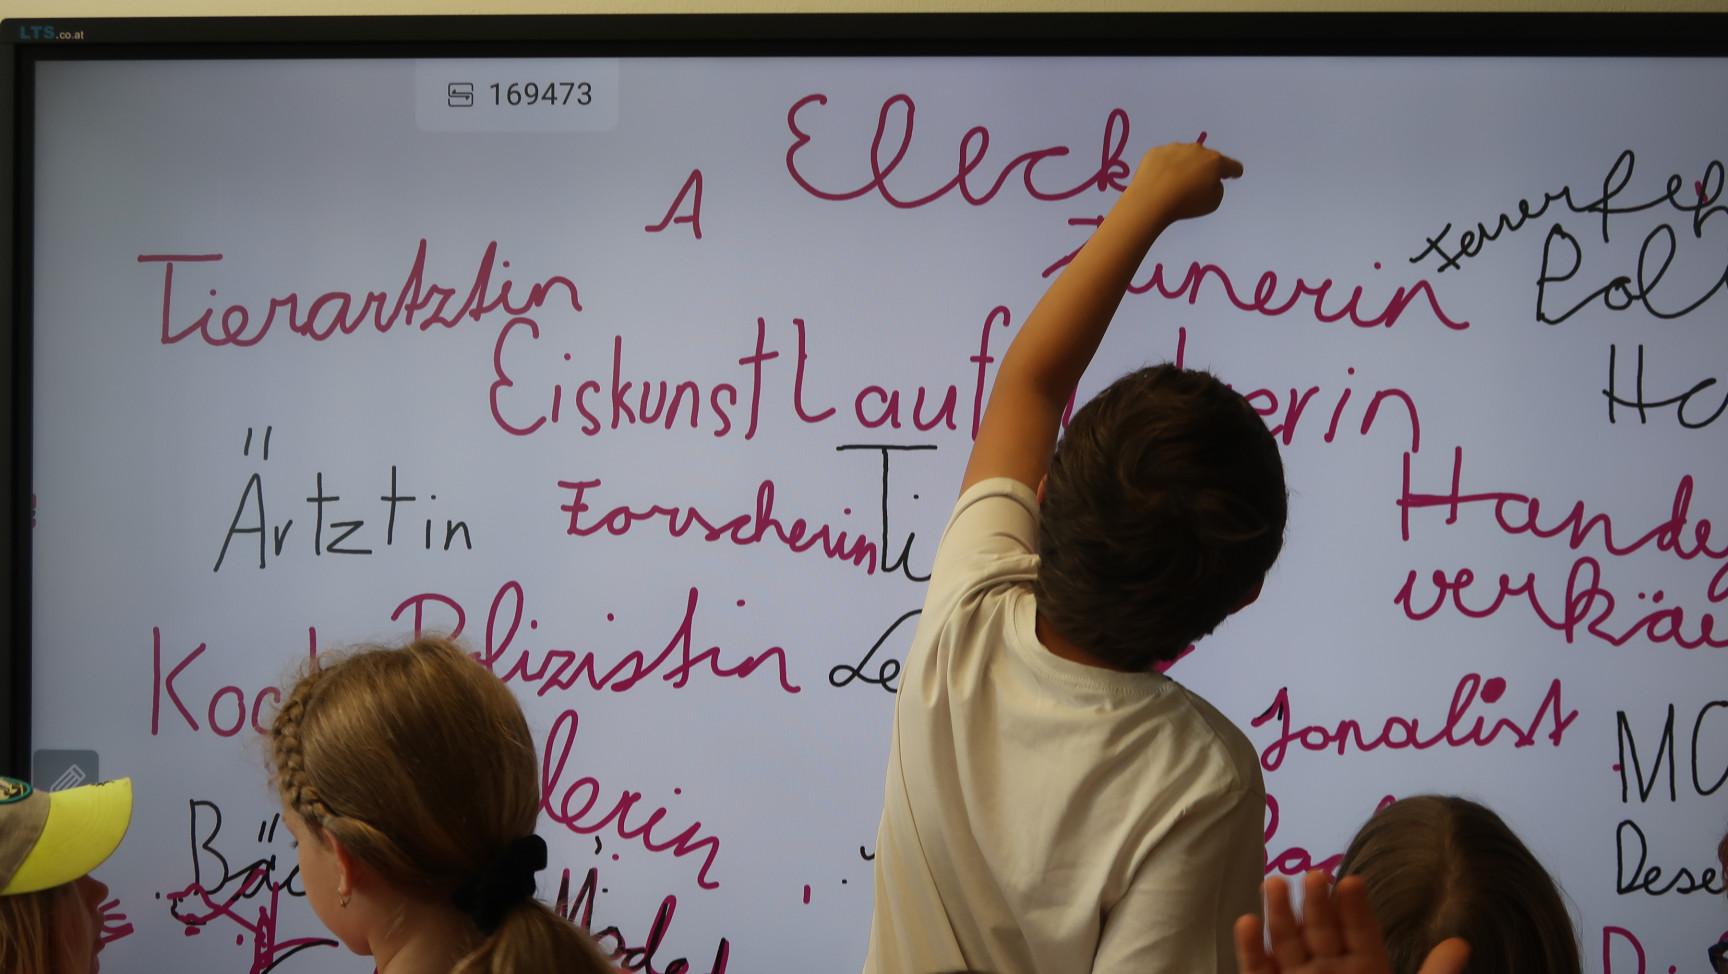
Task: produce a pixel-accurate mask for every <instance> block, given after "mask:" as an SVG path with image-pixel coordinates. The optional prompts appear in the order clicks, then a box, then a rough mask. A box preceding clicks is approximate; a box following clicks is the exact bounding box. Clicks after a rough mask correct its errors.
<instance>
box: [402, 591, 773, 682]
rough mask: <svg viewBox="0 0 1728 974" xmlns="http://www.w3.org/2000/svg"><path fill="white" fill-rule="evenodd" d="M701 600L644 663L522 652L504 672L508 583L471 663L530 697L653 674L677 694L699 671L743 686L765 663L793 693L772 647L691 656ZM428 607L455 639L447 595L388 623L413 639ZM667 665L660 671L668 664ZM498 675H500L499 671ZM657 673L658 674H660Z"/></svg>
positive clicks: (515, 617)
mask: <svg viewBox="0 0 1728 974" xmlns="http://www.w3.org/2000/svg"><path fill="white" fill-rule="evenodd" d="M700 599H701V595H700V593H699V592H698V590H697V589H696V588H695V587H694V586H692V587H691V588H690V590H689V594H688V596H687V597H686V599H685V602H684V614H683V617H682V618H681V619H680V620H679V622H678V627H677V629H675V630H674V631H673V633H672V635H671V637H670V638H668V639H667V640H666V644H665V646H664V647H662V648H661V649H660V651H659V652H658V653H656V654H655V655H653V656H652V657H650V656H648V655H647V654H645V653H643V652H642V651H641V650H635V649H633V650H631V651H629V652H628V653H625V654H624V655H623V656H622V657H621V658H619V659H618V661H617V662H615V663H613V664H612V665H611V666H610V667H608V668H606V669H604V670H602V669H601V664H600V662H599V660H598V658H597V657H596V656H595V654H594V652H593V651H585V652H580V653H579V652H577V651H575V650H570V649H557V648H549V649H546V650H544V651H542V652H540V653H539V654H538V656H536V654H535V653H533V652H531V651H530V650H526V649H519V650H516V651H515V655H514V658H513V659H510V661H509V663H508V664H507V665H504V662H503V661H504V660H506V659H507V658H508V657H509V656H510V653H511V648H512V644H513V643H514V641H515V640H516V637H517V635H518V634H519V633H520V632H521V629H522V617H523V615H524V611H523V606H524V603H525V598H524V596H523V592H522V583H520V582H518V581H516V580H514V579H511V580H510V581H507V582H505V583H504V584H503V585H501V586H499V588H498V592H497V594H495V595H494V596H493V597H492V604H491V607H490V608H489V609H488V610H487V613H486V641H485V645H484V648H483V649H482V650H481V651H480V652H477V653H475V654H474V658H475V659H477V660H479V661H480V662H481V663H482V664H484V665H485V666H486V668H487V669H490V670H491V671H492V672H494V673H499V675H500V677H501V678H502V679H503V680H504V682H506V683H514V682H522V683H526V684H529V685H531V686H533V687H534V688H535V689H534V693H535V695H536V696H541V697H543V696H545V695H547V694H548V693H551V692H553V691H554V690H569V689H572V688H574V687H575V686H577V684H579V683H580V684H583V685H585V686H586V687H588V688H589V689H592V690H611V691H612V692H613V693H623V692H625V691H627V690H630V689H631V688H633V687H635V686H636V685H637V684H639V683H641V682H642V681H643V680H646V679H648V678H649V677H651V676H654V675H655V674H659V675H660V678H661V679H662V680H664V681H665V682H667V683H670V684H672V686H673V688H674V689H682V688H683V687H685V686H687V685H688V684H689V682H690V677H691V675H692V674H696V673H699V672H701V671H702V670H704V669H705V670H706V671H707V672H708V673H709V674H710V675H712V676H715V677H718V678H721V679H727V678H733V679H740V680H742V679H746V678H748V677H750V676H751V675H752V674H754V673H755V672H756V671H757V670H758V669H760V668H761V667H762V666H763V664H765V663H769V662H770V661H772V663H773V664H774V665H773V668H772V672H773V673H774V676H775V677H776V679H777V680H778V682H779V685H780V689H781V690H783V691H785V692H786V693H798V692H800V691H801V689H802V688H801V687H799V686H798V685H797V684H795V683H793V682H791V677H790V676H789V675H788V673H787V671H786V650H785V649H784V648H783V647H780V646H770V647H768V648H767V649H765V650H763V651H762V652H760V653H757V654H756V655H754V656H748V657H745V659H744V660H743V661H742V662H739V663H738V664H736V665H733V666H726V665H724V664H722V663H721V662H720V652H721V650H720V647H719V646H709V647H707V648H706V649H703V650H701V651H698V652H693V651H692V650H693V647H694V640H695V630H696V607H697V605H698V603H699V602H700ZM428 606H433V607H444V608H451V607H454V609H455V611H456V615H457V625H456V627H455V628H454V629H451V630H449V633H450V635H451V636H452V637H455V636H459V635H461V631H462V626H461V624H462V622H463V621H464V620H465V619H466V618H467V615H466V613H464V612H463V611H462V609H461V606H460V605H458V604H457V603H456V601H455V600H454V599H452V598H450V597H449V596H446V595H440V594H438V593H435V592H425V593H421V594H419V595H412V596H409V597H408V598H407V599H404V600H403V601H402V602H401V603H400V604H399V605H397V606H396V609H395V610H394V611H393V612H391V614H390V619H391V621H396V620H398V619H400V618H401V617H402V614H403V613H404V612H407V611H409V610H412V611H413V613H414V633H415V635H416V636H418V635H420V633H421V631H422V627H423V626H424V625H425V621H426V620H425V610H426V608H427V607H428ZM528 627H529V628H530V629H538V628H539V620H537V619H529V620H528ZM669 663H670V664H671V665H670V666H669V667H668V664H669ZM501 668H502V672H500V669H501ZM663 669H664V672H662V670H663Z"/></svg>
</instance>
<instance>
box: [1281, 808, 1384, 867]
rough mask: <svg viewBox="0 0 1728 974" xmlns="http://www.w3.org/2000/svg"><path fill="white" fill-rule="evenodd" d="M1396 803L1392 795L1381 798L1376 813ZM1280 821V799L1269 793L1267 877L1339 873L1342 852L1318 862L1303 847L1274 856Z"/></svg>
mask: <svg viewBox="0 0 1728 974" xmlns="http://www.w3.org/2000/svg"><path fill="white" fill-rule="evenodd" d="M1394 801H1397V799H1395V798H1393V797H1392V796H1391V795H1387V796H1385V797H1384V798H1381V799H1380V802H1379V804H1377V805H1375V806H1374V811H1375V813H1376V814H1378V813H1379V812H1380V811H1381V810H1383V809H1384V808H1386V807H1387V806H1388V805H1391V804H1392V803H1393V802H1394ZM1280 821H1281V819H1280V816H1279V813H1278V799H1276V798H1274V797H1272V795H1271V794H1270V793H1268V794H1267V795H1266V863H1265V866H1264V867H1263V870H1264V872H1265V874H1266V875H1268V876H1270V875H1272V874H1273V873H1278V874H1279V875H1282V876H1305V875H1307V874H1308V873H1310V872H1312V871H1313V870H1316V869H1321V870H1325V872H1326V875H1328V876H1330V875H1332V874H1333V873H1334V872H1336V871H1337V869H1338V864H1339V863H1340V862H1343V861H1344V853H1342V852H1335V853H1333V854H1332V855H1329V856H1327V857H1326V858H1324V859H1318V860H1317V859H1315V858H1314V854H1313V853H1311V852H1309V851H1308V850H1307V849H1304V848H1303V847H1301V846H1291V847H1289V848H1288V849H1285V850H1284V851H1283V852H1280V853H1278V854H1277V855H1273V853H1272V838H1273V837H1274V836H1276V835H1277V834H1278V826H1279V824H1280Z"/></svg>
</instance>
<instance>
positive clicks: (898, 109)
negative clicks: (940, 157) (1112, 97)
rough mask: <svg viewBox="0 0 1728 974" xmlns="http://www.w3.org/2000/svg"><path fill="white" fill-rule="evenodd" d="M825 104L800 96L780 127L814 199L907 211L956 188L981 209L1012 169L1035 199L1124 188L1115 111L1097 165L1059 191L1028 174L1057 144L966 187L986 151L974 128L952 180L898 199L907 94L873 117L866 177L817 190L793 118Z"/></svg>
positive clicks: (984, 135) (795, 175)
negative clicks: (873, 197) (895, 186)
mask: <svg viewBox="0 0 1728 974" xmlns="http://www.w3.org/2000/svg"><path fill="white" fill-rule="evenodd" d="M827 104H828V96H827V95H822V94H812V95H805V96H804V97H803V98H800V99H798V100H797V101H796V102H794V103H793V104H792V107H791V108H790V109H788V110H787V112H786V127H787V128H788V129H790V130H791V132H792V136H793V139H792V144H791V145H790V146H788V147H787V149H786V171H787V172H788V173H790V174H791V176H792V181H793V182H795V183H797V184H798V185H799V187H801V188H802V189H803V190H804V191H805V192H806V193H809V194H810V195H811V196H814V197H816V198H818V199H824V200H832V201H841V200H852V199H857V198H858V197H860V196H864V195H867V194H869V193H876V194H878V195H880V196H881V197H882V199H884V200H886V201H887V202H888V203H889V205H891V206H895V207H898V208H901V209H911V208H914V207H919V206H925V205H928V204H930V203H934V202H936V201H937V200H939V199H941V198H942V197H944V196H947V195H948V194H949V193H951V192H954V191H956V190H958V191H959V193H960V197H961V198H962V199H964V200H965V201H966V202H967V203H968V204H970V205H972V206H983V205H984V204H986V203H988V202H990V201H991V200H992V199H995V198H996V194H998V193H1000V192H1001V191H1002V187H1003V186H1004V185H1005V184H1006V183H1007V182H1008V179H1009V178H1010V177H1011V176H1012V175H1013V174H1014V170H1016V169H1019V170H1021V175H1020V184H1021V185H1022V186H1023V187H1025V189H1026V195H1027V196H1030V197H1031V198H1033V199H1035V200H1045V201H1048V200H1065V199H1069V198H1071V197H1074V196H1078V195H1080V194H1081V193H1084V192H1085V191H1087V190H1088V189H1093V190H1098V191H1100V192H1102V191H1104V190H1108V189H1114V190H1117V191H1121V190H1122V189H1124V188H1126V187H1127V185H1128V164H1127V163H1126V162H1124V161H1123V160H1122V151H1123V149H1125V148H1126V147H1127V144H1128V113H1127V112H1125V111H1123V110H1122V109H1120V108H1113V109H1111V110H1110V113H1109V114H1108V115H1107V116H1106V117H1105V120H1104V138H1103V146H1102V150H1101V153H1100V156H1099V162H1098V165H1097V166H1096V167H1095V168H1093V169H1092V170H1090V171H1089V172H1087V173H1086V175H1085V177H1084V178H1083V179H1081V180H1080V181H1079V182H1078V183H1074V184H1072V185H1065V186H1064V187H1063V188H1060V189H1045V188H1042V187H1040V186H1039V185H1038V184H1037V183H1036V182H1034V180H1033V171H1034V169H1035V168H1036V167H1037V166H1038V164H1039V163H1041V162H1043V161H1044V160H1046V159H1052V158H1061V157H1062V156H1066V155H1068V153H1069V149H1068V147H1067V146H1061V145H1057V146H1050V147H1047V148H1043V149H1033V150H1031V151H1029V152H1023V153H1021V154H1020V155H1017V156H1015V157H1014V158H1013V159H1012V160H1010V161H1009V162H1008V163H1007V164H1006V165H1003V166H1002V167H1001V168H1000V169H999V170H997V172H996V176H995V178H994V179H993V180H991V182H990V184H989V186H988V187H987V188H985V189H984V190H983V191H982V192H979V191H978V190H977V189H975V188H974V187H973V185H972V177H973V175H974V174H975V173H977V171H978V169H979V167H980V166H982V165H983V164H984V156H985V154H986V153H988V152H989V150H990V130H989V129H988V128H986V127H985V126H983V125H974V126H972V127H971V128H969V129H967V130H966V134H965V135H963V136H961V137H960V154H959V161H958V164H957V165H956V167H955V169H954V175H953V177H952V178H950V179H948V180H947V181H946V182H944V183H942V184H941V185H940V186H937V187H935V188H934V189H931V190H930V191H928V192H926V193H924V194H923V195H922V196H914V197H911V198H904V197H902V196H901V195H898V194H897V193H896V192H895V191H894V190H892V189H890V188H889V186H888V177H889V176H891V175H893V174H894V171H895V170H896V169H898V168H900V164H901V162H902V161H904V160H905V158H906V152H907V150H908V149H910V148H911V146H912V133H913V129H914V127H915V124H916V117H917V112H918V106H917V105H916V104H915V103H914V102H913V101H912V96H911V95H905V94H899V95H894V96H892V97H890V98H889V99H887V100H886V101H884V102H883V103H882V107H881V110H880V111H879V112H878V113H877V115H876V131H875V133H874V134H873V135H872V136H871V138H870V157H869V167H870V176H869V178H868V179H865V180H864V181H863V182H862V183H861V184H859V185H858V186H856V187H855V188H852V189H844V190H832V191H831V190H824V189H819V188H817V186H816V185H815V184H814V183H813V182H811V181H810V179H809V178H808V176H807V175H806V174H805V172H804V171H802V170H801V169H800V168H799V165H798V155H799V153H800V152H801V151H802V150H803V149H804V147H805V146H807V145H809V144H810V140H811V138H812V136H811V135H810V133H808V132H806V131H805V130H804V129H803V128H801V127H800V126H799V119H798V116H799V114H800V113H801V112H804V111H805V110H806V109H808V108H809V106H811V105H818V106H826V105H827ZM890 137H892V138H893V139H894V140H895V141H894V143H893V145H892V147H891V148H890V147H888V146H885V144H884V143H886V142H887V141H888V140H889V138H890Z"/></svg>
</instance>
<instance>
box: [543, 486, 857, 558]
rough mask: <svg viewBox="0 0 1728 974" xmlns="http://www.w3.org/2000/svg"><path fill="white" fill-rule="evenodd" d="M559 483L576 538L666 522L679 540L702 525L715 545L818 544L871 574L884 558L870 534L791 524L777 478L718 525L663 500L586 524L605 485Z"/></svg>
mask: <svg viewBox="0 0 1728 974" xmlns="http://www.w3.org/2000/svg"><path fill="white" fill-rule="evenodd" d="M558 486H559V487H561V488H563V489H564V490H568V491H571V492H572V496H571V498H570V502H569V503H567V504H563V505H561V506H560V507H559V508H558V509H559V510H561V511H564V512H565V513H567V514H569V515H570V523H569V526H568V527H566V528H565V533H566V534H569V535H572V536H575V537H581V538H585V537H588V536H590V535H593V534H597V533H599V532H601V531H604V532H606V533H607V534H611V535H614V536H621V535H625V534H628V533H629V532H630V530H631V529H632V528H634V527H636V526H637V525H639V524H642V523H645V522H649V521H659V522H663V523H664V524H665V526H666V533H667V534H670V535H671V536H672V537H674V538H682V537H683V536H684V535H685V534H688V533H689V532H690V530H691V528H696V529H697V533H696V536H697V537H699V538H701V539H702V540H703V541H707V542H710V543H712V542H715V541H720V540H725V541H727V542H730V543H731V544H735V545H753V544H759V543H761V542H762V541H763V540H765V539H770V538H771V539H773V540H775V541H778V542H779V543H780V544H782V545H785V546H786V547H787V548H788V549H789V550H791V551H792V552H793V553H794V554H800V553H803V552H806V551H809V550H810V549H812V548H816V549H817V550H818V552H819V553H820V554H821V555H822V556H823V557H824V558H829V559H832V560H835V561H842V562H847V563H849V564H852V565H855V566H857V567H860V568H863V569H864V571H865V573H866V574H875V572H876V566H877V564H878V562H879V560H880V553H879V552H878V550H877V547H876V544H875V542H873V541H870V540H869V539H867V538H863V537H859V536H856V535H848V534H847V533H846V532H845V531H844V530H835V529H834V528H833V526H831V525H828V524H815V525H812V524H811V522H809V521H806V520H805V519H804V518H801V517H800V518H795V519H794V520H793V521H792V523H791V524H790V525H787V524H786V523H784V522H782V521H781V520H780V519H779V518H778V517H776V516H775V515H774V481H772V480H764V481H762V483H761V485H760V486H759V487H757V489H756V505H755V509H754V510H753V511H752V512H751V513H748V514H738V515H735V516H733V517H731V518H728V519H726V520H724V521H721V522H720V523H718V524H716V523H715V522H714V521H712V520H710V519H709V517H708V516H707V515H705V514H703V513H702V512H701V511H700V510H697V509H696V508H695V507H694V506H690V505H686V506H684V507H676V506H673V507H667V506H663V505H659V504H655V505H651V506H649V507H644V508H632V507H630V506H628V505H619V506H616V507H612V508H609V509H608V510H607V511H606V512H605V513H604V514H601V515H600V516H599V517H597V518H594V519H592V520H590V521H588V522H586V523H584V522H583V520H582V515H584V514H586V513H588V512H589V511H591V510H593V508H591V507H590V506H589V505H588V503H587V500H586V496H587V493H588V491H589V490H590V489H592V488H595V487H599V486H600V481H599V480H598V479H595V480H560V481H558Z"/></svg>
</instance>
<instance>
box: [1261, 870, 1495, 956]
mask: <svg viewBox="0 0 1728 974" xmlns="http://www.w3.org/2000/svg"><path fill="white" fill-rule="evenodd" d="M1264 888H1265V890H1266V925H1267V927H1268V928H1270V930H1271V932H1272V936H1271V941H1272V951H1271V953H1267V952H1266V950H1265V949H1264V947H1262V945H1261V937H1260V919H1259V918H1258V917H1255V916H1252V915H1249V916H1244V917H1241V918H1240V919H1238V920H1237V921H1236V968H1237V970H1238V971H1239V972H1240V974H1390V972H1391V969H1392V965H1391V961H1389V960H1388V959H1387V957H1386V940H1385V938H1384V937H1383V936H1382V935H1381V933H1380V923H1379V921H1377V920H1376V919H1375V918H1374V911H1373V910H1372V909H1370V908H1369V906H1368V891H1367V886H1366V884H1364V883H1363V882H1362V879H1361V877H1357V876H1346V877H1345V878H1344V879H1342V880H1340V881H1339V883H1338V886H1337V888H1336V889H1334V888H1333V887H1332V884H1331V881H1330V880H1329V879H1328V878H1327V877H1326V874H1325V873H1323V872H1320V871H1318V870H1316V871H1314V872H1311V873H1309V874H1308V875H1306V876H1304V877H1302V910H1303V913H1304V916H1303V918H1302V919H1301V920H1297V919H1296V915H1295V911H1294V910H1293V909H1291V906H1290V887H1289V884H1287V883H1285V882H1284V880H1282V879H1279V878H1278V877H1273V878H1271V879H1268V880H1266V885H1265V887H1264ZM1469 959H1470V945H1469V944H1467V943H1465V942H1464V941H1463V940H1462V939H1461V938H1458V937H1453V938H1451V939H1450V940H1445V941H1442V942H1441V943H1440V944H1438V945H1437V946H1436V947H1435V948H1434V949H1433V950H1432V951H1429V953H1428V957H1427V959H1426V960H1424V961H1423V962H1422V970H1421V971H1420V972H1419V974H1459V972H1461V971H1463V970H1464V964H1465V962H1466V961H1468V960H1469Z"/></svg>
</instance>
